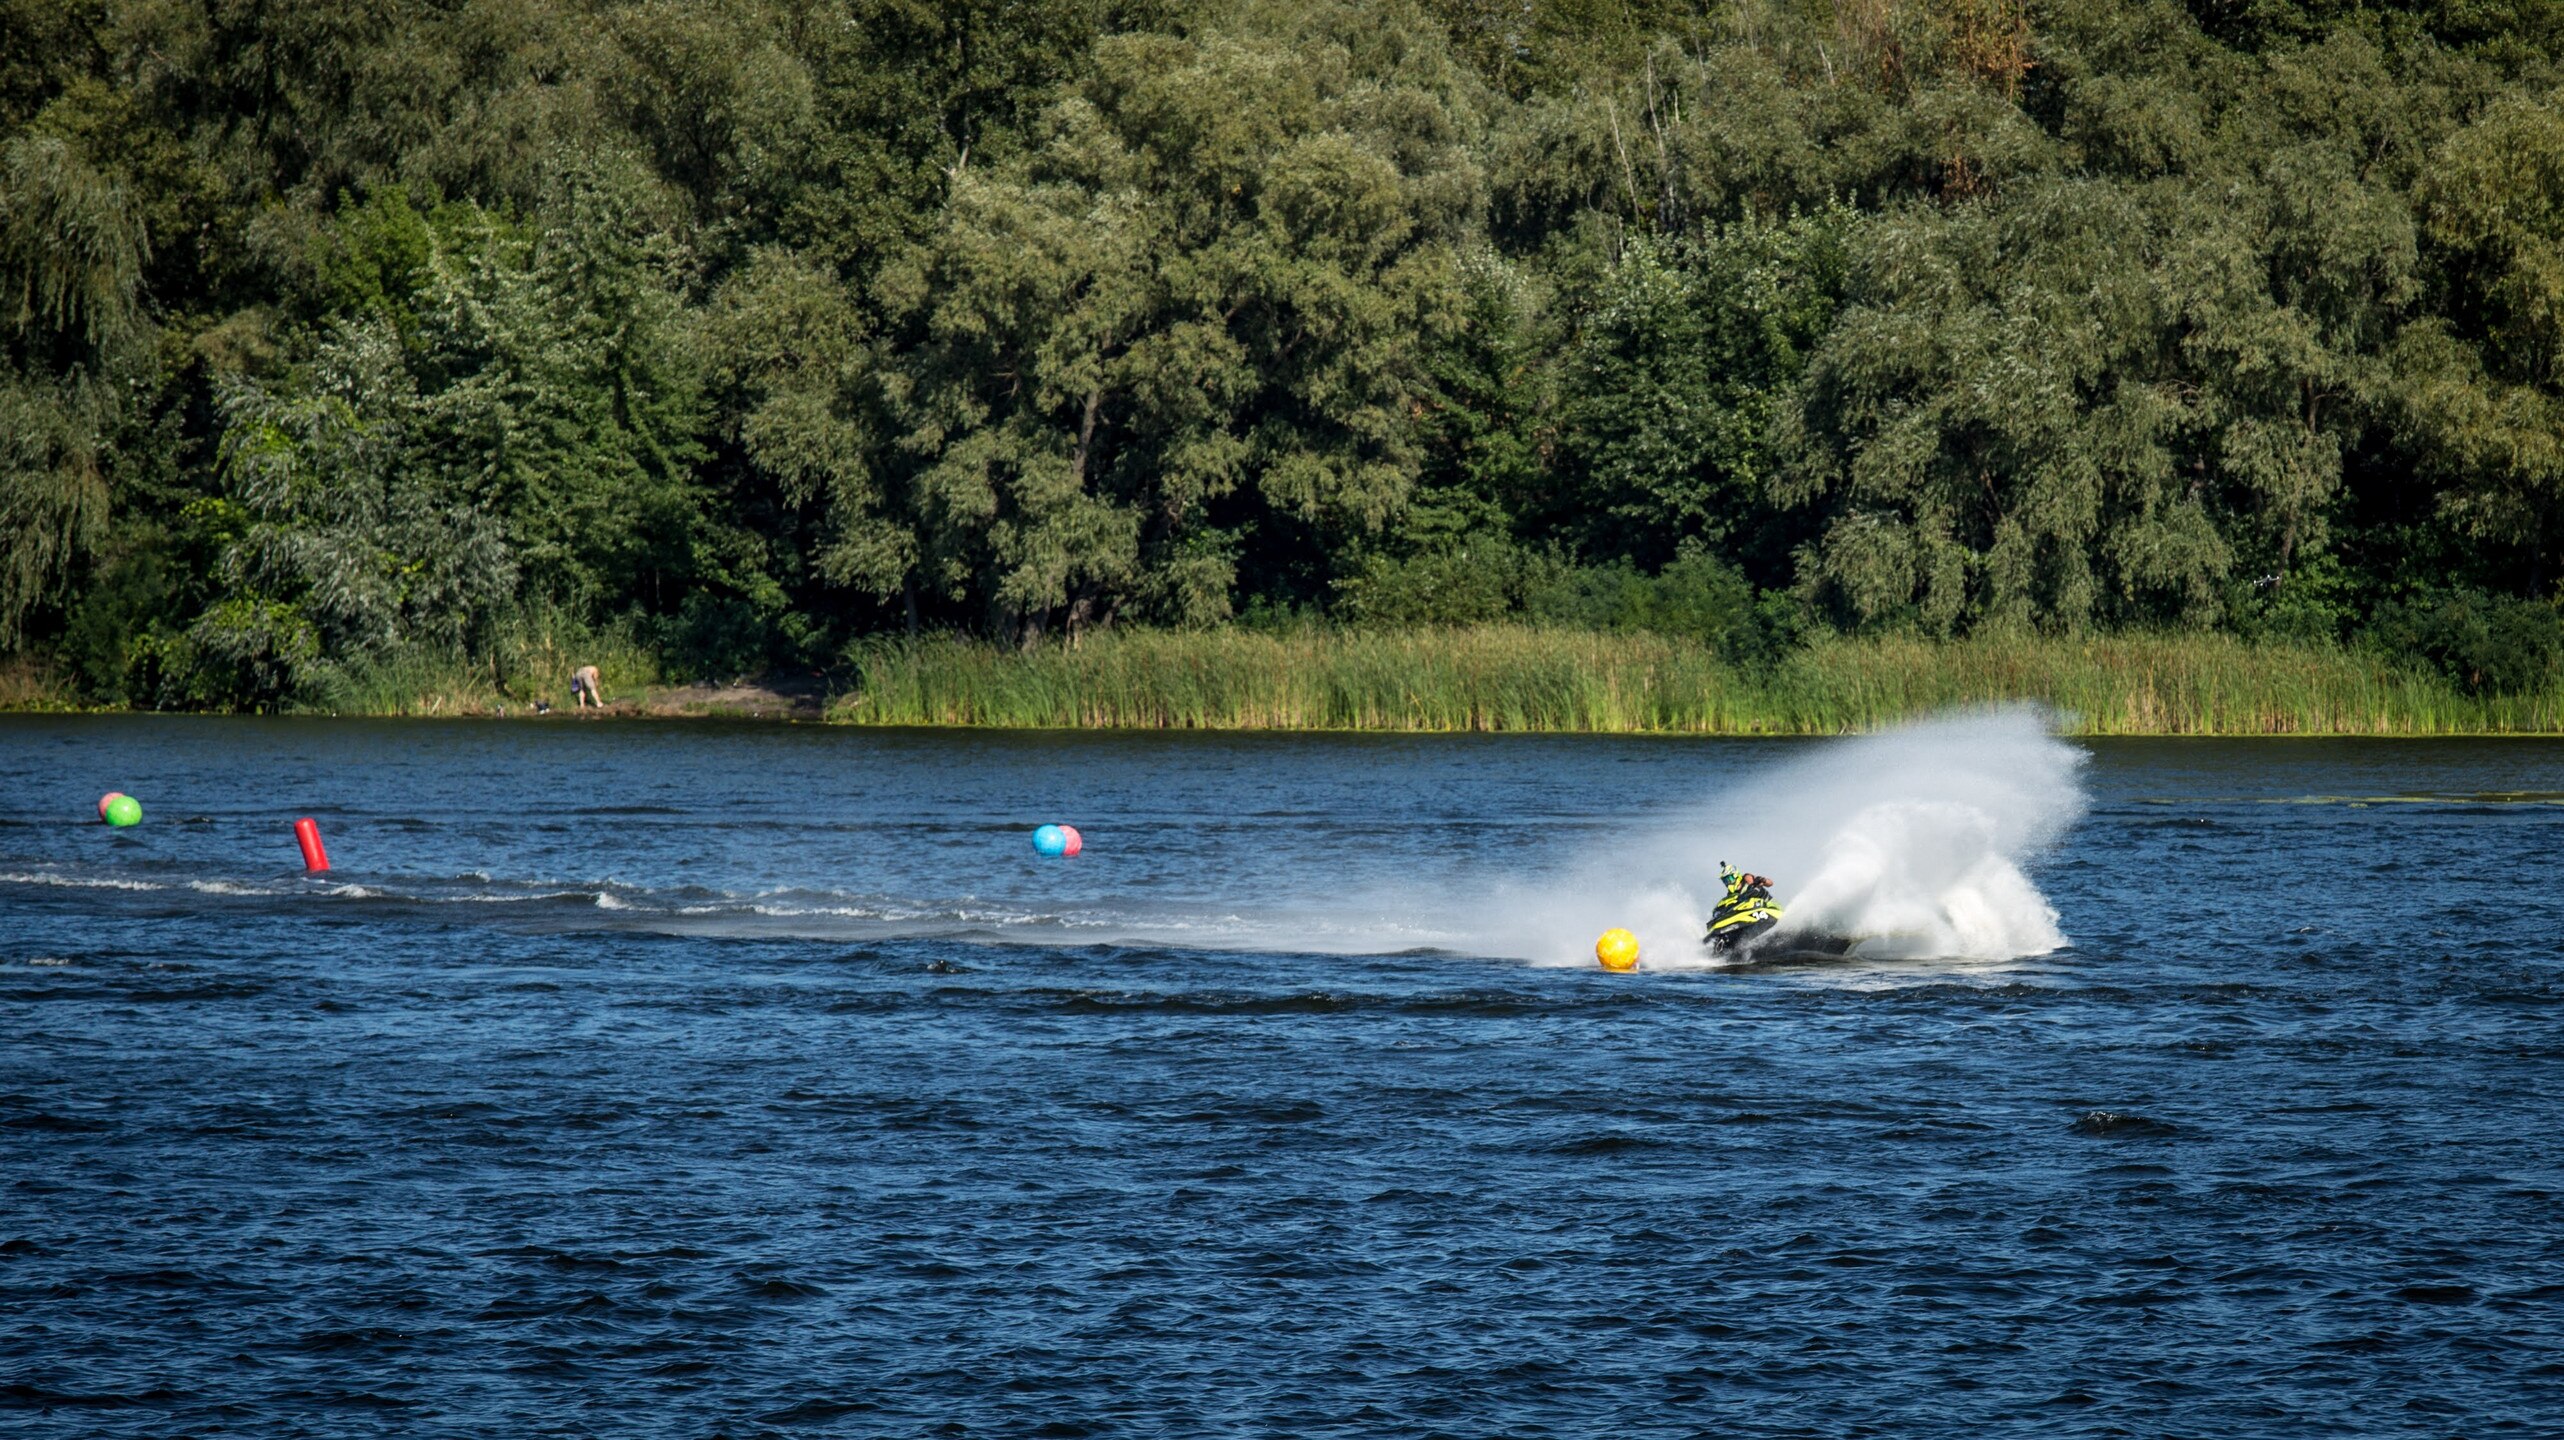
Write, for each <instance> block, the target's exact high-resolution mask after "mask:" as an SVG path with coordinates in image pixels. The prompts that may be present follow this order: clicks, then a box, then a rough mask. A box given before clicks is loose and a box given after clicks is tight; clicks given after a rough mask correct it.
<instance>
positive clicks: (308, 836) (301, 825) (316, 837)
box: [294, 815, 329, 875]
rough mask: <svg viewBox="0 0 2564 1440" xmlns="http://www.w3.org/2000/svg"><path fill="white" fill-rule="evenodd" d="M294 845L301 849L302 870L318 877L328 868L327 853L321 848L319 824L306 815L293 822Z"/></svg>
mask: <svg viewBox="0 0 2564 1440" xmlns="http://www.w3.org/2000/svg"><path fill="white" fill-rule="evenodd" d="M294 843H295V844H297V845H300V846H302V847H303V868H304V869H305V870H307V871H309V872H310V873H312V874H314V875H318V874H319V873H321V872H322V871H324V870H327V869H328V868H329V852H328V851H326V850H324V849H322V848H321V838H320V823H319V822H318V821H316V820H314V819H312V818H311V817H310V816H308V815H306V816H304V817H303V818H302V819H300V820H297V821H295V822H294Z"/></svg>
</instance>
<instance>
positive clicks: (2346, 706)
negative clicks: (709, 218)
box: [0, 626, 2564, 739]
mask: <svg viewBox="0 0 2564 1440" xmlns="http://www.w3.org/2000/svg"><path fill="white" fill-rule="evenodd" d="M637 658H638V657H636V659H637ZM846 659H847V669H846V670H845V671H844V672H842V673H841V674H840V675H839V676H838V677H836V683H834V684H832V683H831V681H830V678H829V677H825V676H822V675H819V674H815V673H810V672H802V673H799V674H795V675H789V676H786V675H768V676H765V677H761V678H759V679H757V680H753V681H751V680H737V681H732V682H730V683H727V684H718V685H714V684H685V685H679V684H668V683H646V682H645V683H639V684H635V685H632V686H630V687H629V688H627V689H626V690H625V691H624V692H623V693H622V694H620V695H618V694H617V693H616V689H615V687H614V686H613V685H612V684H611V682H610V680H609V683H608V685H607V687H606V693H607V695H608V696H609V703H608V705H607V706H606V707H605V708H604V709H603V710H586V711H582V710H579V709H576V708H571V707H564V706H560V705H558V704H555V705H554V707H553V708H552V709H551V711H550V712H549V713H548V714H541V715H538V714H537V713H536V712H535V711H534V710H533V708H532V705H531V703H530V701H529V698H528V697H524V696H519V695H511V694H505V693H501V692H500V691H498V690H497V689H496V688H494V687H492V686H491V685H489V684H488V683H487V682H486V681H485V680H480V679H479V678H478V675H477V674H476V673H475V672H476V671H477V669H478V667H472V666H467V665H465V664H462V663H460V662H457V663H454V664H450V665H448V664H430V665H420V666H414V667H410V668H407V669H405V670H404V671H403V672H402V674H401V676H400V679H401V680H402V681H404V682H406V683H397V684H395V683H381V684H375V685H369V686H367V687H365V688H363V689H362V690H360V691H357V692H355V693H350V694H346V695H344V696H343V700H344V701H347V702H352V703H341V704H338V705H335V706H333V705H329V704H327V703H325V702H324V703H310V704H287V705H284V706H280V707H277V708H276V709H274V710H272V711H258V710H251V711H235V712H228V713H274V714H285V715H299V716H308V717H314V718H322V717H328V716H337V717H342V718H374V719H401V718H408V719H481V720H501V719H503V720H511V721H517V720H535V719H544V720H550V719H561V720H576V721H582V722H585V721H593V720H625V719H718V720H739V721H746V722H752V723H753V722H760V721H762V722H769V723H803V724H819V723H824V724H830V725H842V726H847V727H850V728H867V729H871V728H896V729H932V730H1026V731H1068V730H1093V731H1117V732H1139V731H1160V732H1164V731H1200V732H1205V733H1231V734H1248V733H1276V734H1404V735H1415V734H1491V733H1494V734H1505V733H1513V734H1522V733H1529V734H1596V735H1660V736H1685V735H1695V736H1703V737H1722V738H1755V737H1772V738H1788V737H1813V736H1827V735H1849V734H1862V733H1869V732H1873V731H1877V730H1881V729H1886V728H1890V727H1893V726H1895V725H1898V724H1902V723H1905V722H1907V721H1910V720H1913V719H1916V718H1920V717H1922V716H1926V715H1932V714H1938V713H1942V712H1945V711H1949V710H1956V709H1969V708H1983V707H1987V706H1995V705H2008V704H2035V705H2039V706H2043V707H2045V708H2046V709H2048V710H2049V711H2050V712H2052V713H2053V714H2054V715H2056V716H2057V717H2058V718H2059V721H2060V723H2059V725H2058V733H2060V734H2065V735H2071V736H2076V737H2086V738H2097V737H2108V736H2131V737H2140V736H2142V737H2162V738H2185V737H2199V738H2221V739H2241V738H2335V737H2338V738H2375V739H2402V738H2410V739H2497V738H2541V737H2543V738H2557V737H2564V684H2558V685H2556V686H2554V687H2553V688H2551V689H2550V690H2549V691H2548V692H2547V693H2544V694H2534V695H2508V696H2481V695H2470V694H2466V693H2462V692H2461V691H2459V690H2458V689H2457V688H2456V687H2455V686H2453V685H2452V684H2450V683H2449V682H2448V681H2447V680H2446V679H2444V678H2442V677H2440V676H2438V675H2436V674H2434V673H2431V672H2428V671H2425V670H2422V669H2421V668H2419V667H2418V666H2415V665H2412V664H2409V663H2404V662H2398V661H2394V660H2390V659H2388V658H2387V657H2383V656H2379V655H2376V654H2373V653H2364V652H2357V651H2351V650H2346V649H2342V648H2339V647H2331V646H2307V645H2295V644H2287V643H2276V642H2259V643H2255V642H2247V641H2242V640H2238V639H2235V638H2234V637H2231V636H2220V635H2118V636H2088V637H2075V638H2060V637H2038V636H2024V635H2015V636H2007V637H1984V638H1972V639H1966V640H1951V641H1929V640H1918V639H1912V638H1893V637H1892V638H1883V639H1860V640H1845V639H1825V640H1820V641H1818V642H1816V643H1814V644H1812V645H1809V646H1806V647H1804V648H1802V649H1799V650H1796V651H1793V652H1791V653H1790V654H1788V655H1787V656H1785V657H1783V658H1782V659H1781V660H1780V661H1779V662H1777V663H1775V664H1772V665H1768V666H1759V667H1755V666H1741V665H1737V664H1734V663H1731V662H1729V661H1726V660H1723V659H1721V658H1720V657H1719V656H1718V655H1716V654H1715V653H1713V652H1712V651H1710V650H1708V649H1707V648H1705V647H1703V646H1701V645H1699V644H1697V643H1693V642H1689V641H1685V640H1681V639H1677V638H1671V637H1666V636H1661V635H1655V634H1648V633H1630V632H1606V631H1576V630H1563V629H1542V628H1536V627H1528V626H1478V627H1467V628H1455V629H1444V630H1410V631H1395V632H1391V631H1365V630H1332V629H1319V628H1307V629H1301V630H1296V631H1283V632H1272V631H1250V630H1244V629H1228V630H1207V631H1149V630H1123V631H1114V632H1106V633H1100V634H1095V633H1091V634H1089V635H1087V636H1086V637H1084V639H1083V640H1082V642H1080V643H1078V644H1075V645H1070V644H1065V643H1053V644H1050V645H1045V646H1040V647H1036V648H1034V649H1031V650H1018V649H1014V648H1012V647H1004V648H1001V647H997V646H993V645H989V644H986V643H984V642H979V641H974V640H969V639H964V638H958V637H951V636H944V637H927V638H922V639H915V640H908V639H896V640H875V641H867V642H859V643H858V644H857V645H855V646H854V647H852V649H850V651H849V652H848V654H847V657H846ZM630 668H631V669H638V670H642V673H645V674H646V673H648V672H647V669H645V668H644V667H643V666H642V665H640V664H638V663H635V664H633V665H632V666H631V667H630ZM479 673H486V672H479ZM610 675H611V671H609V676H610ZM0 679H5V680H9V681H12V682H13V683H9V684H0V713H57V714H61V713H76V714H119V713H122V714H152V713H225V712H175V711H158V710H153V709H146V708H142V707H133V706H100V705H85V704H80V703H78V702H77V700H76V698H75V697H74V696H72V695H71V693H70V692H69V689H68V687H67V686H64V685H61V684H58V683H53V682H52V681H51V679H50V677H49V676H46V675H44V674H43V673H42V672H38V671H35V670H33V669H32V668H31V667H29V666H27V665H26V664H24V663H21V664H20V665H19V666H17V667H16V668H15V671H14V673H0Z"/></svg>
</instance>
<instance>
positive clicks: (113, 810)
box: [99, 795, 142, 830]
mask: <svg viewBox="0 0 2564 1440" xmlns="http://www.w3.org/2000/svg"><path fill="white" fill-rule="evenodd" d="M99 813H100V814H101V815H104V816H105V817H106V819H107V823H108V824H110V825H113V826H115V827H116V828H117V829H119V830H122V829H124V828H125V827H126V826H128V825H139V824H141V823H142V802H141V801H139V800H137V799H135V798H134V797H132V796H131V795H111V796H109V797H107V801H106V804H105V806H104V808H102V809H101V810H100V811H99Z"/></svg>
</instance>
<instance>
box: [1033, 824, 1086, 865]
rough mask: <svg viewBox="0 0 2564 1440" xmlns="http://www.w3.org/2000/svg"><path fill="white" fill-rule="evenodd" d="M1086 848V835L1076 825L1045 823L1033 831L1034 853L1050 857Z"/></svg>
mask: <svg viewBox="0 0 2564 1440" xmlns="http://www.w3.org/2000/svg"><path fill="white" fill-rule="evenodd" d="M1085 848H1086V837H1085V836H1083V835H1080V834H1078V833H1077V827H1076V826H1074V825H1044V826H1042V827H1041V828H1039V829H1037V830H1035V831H1034V832H1033V853H1035V854H1037V855H1041V856H1044V857H1047V858H1050V859H1058V858H1060V857H1061V856H1064V855H1074V854H1076V853H1077V852H1078V851H1080V850H1083V849H1085Z"/></svg>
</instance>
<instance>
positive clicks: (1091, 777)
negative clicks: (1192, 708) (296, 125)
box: [0, 718, 2564, 1437]
mask: <svg viewBox="0 0 2564 1440" xmlns="http://www.w3.org/2000/svg"><path fill="white" fill-rule="evenodd" d="M2087 757H2088V758H2087ZM109 789H118V790H124V791H127V792H130V793H132V794H134V795H136V796H137V797H138V798H140V799H141V800H142V802H143V804H144V806H145V809H146V818H145V820H144V821H143V823H142V824H141V825H139V826H137V827H135V828H134V829H131V830H127V831H112V830H110V829H108V828H107V827H105V826H103V825H101V824H99V823H98V822H97V821H96V819H95V818H94V815H95V812H94V806H95V803H96V800H97V798H98V796H99V795H100V794H101V793H102V792H104V791H106V790H109ZM1871 792H1874V794H1873V793H1871ZM1873 799H1876V800H1879V801H1881V802H1882V803H1883V805H1884V808H1881V806H1880V805H1873V804H1871V803H1870V802H1871V800H1873ZM300 815H309V816H312V817H314V818H315V819H316V820H318V821H319V823H320V825H321V828H322V830H323V833H324V835H325V836H326V839H327V842H328V845H329V847H330V851H331V854H332V858H333V859H334V860H335V861H336V862H337V866H338V868H337V870H336V871H334V872H333V873H332V874H331V875H330V876H328V877H324V878H305V877H303V876H302V875H301V874H300V866H299V862H298V860H297V858H296V852H295V849H294V844H293V838H292V834H291V831H290V829H289V827H290V825H291V822H292V820H293V819H294V817H296V816H300ZM1045 820H1061V821H1067V822H1070V823H1074V824H1077V825H1078V826H1080V827H1081V828H1082V830H1083V832H1084V835H1085V838H1086V851H1085V853H1084V854H1082V855H1080V856H1078V857H1076V858H1074V859H1071V860H1067V861H1043V860H1041V859H1039V858H1038V857H1036V856H1035V855H1034V854H1033V853H1032V850H1031V848H1030V846H1029V844H1028V843H1027V832H1028V831H1029V829H1030V827H1032V826H1033V825H1035V824H1037V823H1039V822H1041V821H1045ZM1740 852H1741V853H1740ZM1720 859H1730V860H1733V861H1735V862H1736V863H1738V864H1740V865H1746V866H1751V867H1753V868H1756V869H1761V870H1764V871H1766V872H1767V873H1770V874H1772V875H1773V877H1774V879H1775V881H1776V882H1777V884H1776V890H1777V891H1778V892H1779V893H1780V894H1781V896H1782V898H1783V899H1784V900H1789V901H1793V903H1797V904H1799V905H1800V906H1801V909H1802V911H1803V912H1804V913H1814V912H1816V911H1818V910H1826V909H1827V907H1832V908H1831V910H1830V911H1828V913H1834V914H1839V915H1853V914H1858V915H1860V916H1862V917H1865V918H1863V919H1861V920H1860V922H1859V923H1860V924H1861V925H1863V926H1866V927H1869V929H1870V930H1871V931H1874V932H1876V933H1878V934H1881V935H1888V934H1890V932H1893V933H1894V934H1896V935H1903V936H1906V937H1908V938H1909V940H1910V941H1911V943H1905V944H1902V945H1901V946H1900V945H1888V946H1886V947H1885V949H1886V950H1887V951H1889V952H1892V953H1895V954H1901V955H1903V956H1904V957H1905V958H1882V957H1881V956H1880V955H1878V954H1872V955H1870V956H1869V957H1868V958H1854V959H1852V960H1850V961H1846V962H1840V963H1835V964H1786V965H1779V966H1769V967H1747V968H1735V967H1725V968H1709V967H1704V966H1703V965H1702V963H1701V957H1700V956H1699V955H1698V954H1697V952H1696V951H1694V950H1693V949H1692V948H1691V947H1690V946H1689V943H1688V938H1687V936H1686V935H1685V934H1684V931H1685V929H1686V927H1689V926H1690V925H1692V924H1694V923H1695V922H1696V919H1697V915H1698V907H1699V905H1700V904H1701V903H1702V896H1701V893H1700V892H1701V887H1702V886H1703V885H1704V884H1705V883H1707V882H1706V877H1707V876H1708V875H1709V874H1711V873H1713V872H1714V869H1715V862H1716V861H1717V860H1720ZM1711 888H1713V889H1714V886H1712V887H1711ZM1820 892H1823V893H1822V894H1820ZM1829 897H1830V898H1829ZM1604 923H1627V924H1630V925H1631V926H1632V927H1633V928H1635V929H1638V930H1639V931H1640V932H1641V935H1642V938H1643V939H1644V941H1645V944H1646V948H1647V960H1646V963H1645V966H1644V968H1642V969H1641V970H1640V971H1639V972H1638V973H1636V974H1631V975H1610V974H1605V973H1602V972H1601V971H1599V970H1597V969H1595V968H1593V966H1592V965H1591V962H1590V960H1589V959H1588V958H1586V951H1585V947H1586V946H1589V945H1590V943H1591V936H1592V934H1593V933H1594V930H1595V929H1597V928H1599V926H1600V925H1601V924H1604ZM1845 923H1847V924H1848V923H1850V922H1848V921H1847V922H1845ZM2043 927H2052V929H2049V930H2046V931H2045V933H2048V934H2050V935H2051V936H2053V937H2061V938H2062V940H2063V942H2064V943H2063V945H2062V947H2061V948H2053V949H2049V948H2047V944H2048V943H2052V942H2041V941H2039V940H2038V939H2037V937H2038V935H2039V934H2041V933H2042V932H2043ZM1916 936H1922V937H1926V938H1925V939H1922V940H1912V938H1911V937H1916ZM1932 936H1938V937H1940V938H1939V939H1938V940H1937V941H1935V940H1931V939H1930V938H1929V937H1932ZM1951 937H1958V938H1956V939H1953V938H1951ZM1988 937H1992V938H1988ZM2042 950H2044V952H2045V953H2031V952H2035V951H2042ZM2559 1113H2564V744H2555V743H2547V742H2533V741H2522V742H2503V743H2495V742H2482V743H2447V744H2442V743H2428V742H2396V743H2379V744H2370V743H2362V742H2342V741H2335V742H2310V743H2295V742H2277V741H2263V742H2251V743H2232V744H2229V743H2211V742H2139V743H2096V744H2091V745H2078V746H2074V747H2071V748H2070V749H2060V748H2058V747H2057V746H2056V745H2055V743H2054V742H2048V741H2044V740H2040V739H2038V738H2037V737H2036V736H2035V735H2033V734H2026V733H2025V732H2024V728H2023V726H2022V724H2021V723H2020V722H2018V721H2017V720H2016V721H2013V722H1993V721H1989V722H1983V723H1981V724H1980V723H1977V722H1967V723H1962V724H1961V725H1959V726H1958V727H1956V728H1955V729H1954V730H1952V731H1950V732H1948V733H1946V734H1943V735H1940V736H1939V737H1937V738H1935V739H1932V740H1930V741H1928V742H1924V743H1920V744H1919V748H1918V746H1916V745H1907V746H1903V747H1902V748H1900V745H1899V744H1898V743H1897V742H1806V743H1780V742H1766V743H1755V742H1716V741H1668V740H1616V739H1586V738H1536V737H1522V738H1459V737H1451V738H1439V737H1436V738H1422V737H1420V738H1355V737H1316V738H1313V737H1268V736H1237V737H1218V736H1127V737H1117V736H1091V735H1067V736H1030V735H994V734H950V735H946V734H922V733H864V732H849V731H842V730H829V729H820V728H811V727H789V726H759V725H748V724H703V725H692V724H678V723H670V724H656V723H646V722H626V723H614V724H584V725H583V724H575V723H566V722H564V723H557V724H541V723H453V724H437V723H408V724H372V723H364V722H350V721H309V722H297V721H273V720H265V721H262V720H245V719H244V720H218V719H157V718H78V719H23V718H22V719H7V720H0V1433H7V1434H12V1435H37V1436H66V1437H68V1436H93V1435H96V1436H171V1435H257V1436H280V1435H314V1436H357V1435H378V1434H379V1435H467V1434H468V1435H505V1436H554V1435H617V1436H623V1435H669V1436H714V1435H721V1436H757V1435H817V1434H827V1435H866V1436H870V1435H899V1436H907V1435H930V1434H931V1435H974V1436H976V1435H989V1436H1016V1435H1056V1436H1076V1435H1197V1434H1219V1435H1227V1434H1243V1435H1271V1436H1284V1435H1292V1436H1297V1435H1308V1436H1365V1437H1368V1436H1392V1437H1396V1436H1442V1435H1448V1436H1494V1435H1507V1436H1543V1435H1556V1436H1659V1435H1662V1436H1677V1435H1685V1436H1687V1435H1720V1436H1764V1435H1772V1436H1778V1435H1811V1436H1843V1435H1886V1436H1917V1435H1945V1434H1969V1433H1996V1434H2007V1435H2009V1434H2024V1435H2027V1434H2037V1435H2071V1436H2084V1435H2090V1436H2105V1435H2215V1436H2237V1435H2245V1436H2252V1435H2306V1436H2317V1435H2325V1436H2328V1435H2338V1434H2345V1433H2358V1434H2369V1435H2414V1436H2424V1435H2428V1436H2444V1435H2467V1436H2475V1435H2493V1434H2506V1433H2507V1434H2537V1435H2553V1434H2557V1433H2564V1329H2559V1320H2564V1193H2560V1192H2564V1134H2559V1127H2558V1121H2557V1116H2558V1114H2559Z"/></svg>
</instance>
